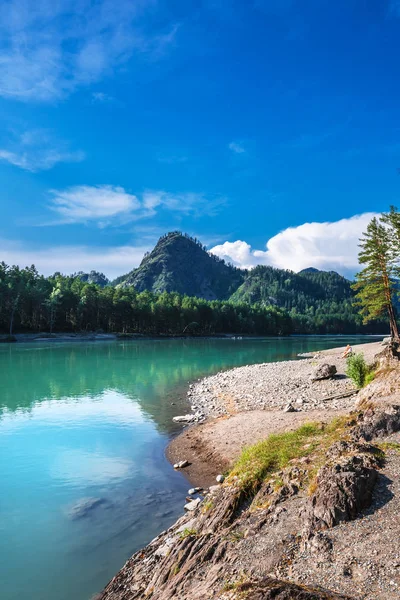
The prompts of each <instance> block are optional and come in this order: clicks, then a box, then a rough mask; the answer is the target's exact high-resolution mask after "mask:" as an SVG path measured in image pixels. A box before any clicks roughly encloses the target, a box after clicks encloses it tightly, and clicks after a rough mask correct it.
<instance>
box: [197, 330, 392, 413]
mask: <svg viewBox="0 0 400 600" xmlns="http://www.w3.org/2000/svg"><path fill="white" fill-rule="evenodd" d="M380 350H382V346H381V342H372V343H369V344H360V345H357V346H354V351H355V352H361V353H362V354H364V356H365V359H366V361H367V363H372V362H373V360H374V356H375V354H377V353H378V352H379V351H380ZM343 351H344V348H334V349H332V350H324V351H322V352H318V353H317V354H316V355H315V356H314V357H313V358H307V359H299V360H290V361H283V362H274V363H265V364H259V365H249V366H245V367H239V368H237V369H232V370H230V371H226V372H221V373H217V375H213V376H212V377H207V378H206V379H202V380H200V381H199V382H197V383H194V384H192V385H191V386H190V388H189V391H188V397H189V401H190V403H191V406H192V410H193V411H201V412H203V413H204V414H205V415H207V416H210V417H217V416H222V415H233V414H236V413H239V412H242V411H249V410H274V409H275V410H276V409H282V408H283V407H284V406H286V405H287V404H288V403H292V404H293V406H294V407H295V409H296V410H297V411H310V410H332V409H334V410H344V409H351V408H352V407H353V406H354V398H353V397H351V396H350V397H347V398H335V397H336V396H341V395H345V394H347V393H349V392H352V391H354V392H356V389H355V387H354V385H353V383H352V382H351V381H350V380H349V379H348V377H347V376H346V374H345V370H346V360H345V359H343V358H342V354H343ZM324 363H328V364H330V365H335V367H336V369H337V374H336V376H335V377H333V378H332V379H325V380H321V381H315V382H311V379H312V377H313V375H314V374H315V372H316V370H317V368H318V367H319V366H321V365H322V364H324Z"/></svg>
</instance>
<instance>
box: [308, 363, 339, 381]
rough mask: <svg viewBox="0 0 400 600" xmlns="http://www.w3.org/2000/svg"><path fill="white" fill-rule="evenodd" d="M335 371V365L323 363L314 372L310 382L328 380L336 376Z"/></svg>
mask: <svg viewBox="0 0 400 600" xmlns="http://www.w3.org/2000/svg"><path fill="white" fill-rule="evenodd" d="M336 373H337V369H336V367H335V365H328V363H324V364H323V365H320V366H319V367H318V368H317V370H316V371H315V373H314V375H312V377H311V381H319V380H320V379H330V378H331V377H334V375H336Z"/></svg>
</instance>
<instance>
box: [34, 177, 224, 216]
mask: <svg viewBox="0 0 400 600" xmlns="http://www.w3.org/2000/svg"><path fill="white" fill-rule="evenodd" d="M50 194H51V196H52V197H51V201H50V204H49V208H50V209H51V210H52V211H54V212H56V213H57V214H58V215H59V216H60V217H61V219H60V220H58V221H56V222H54V221H51V222H49V223H44V224H45V225H57V224H66V223H85V222H90V221H93V222H96V223H97V224H98V225H100V226H105V225H108V224H110V223H111V221H117V222H118V223H123V222H124V223H127V222H129V221H136V220H138V219H145V218H150V217H153V216H154V215H156V214H157V212H158V211H159V210H168V211H171V212H176V213H182V214H186V215H189V214H192V215H195V216H197V215H199V214H208V215H214V214H215V213H216V211H217V210H218V208H219V207H220V206H221V204H222V203H223V202H224V199H223V198H220V197H216V198H206V197H205V196H204V194H200V193H194V192H184V193H177V194H172V193H170V192H165V191H162V190H161V191H160V190H148V191H146V192H144V193H143V194H141V196H140V197H138V196H135V195H133V194H130V193H129V192H127V191H126V190H125V189H124V188H123V187H120V186H112V185H95V186H89V185H78V186H73V187H69V188H66V189H65V190H51V191H50Z"/></svg>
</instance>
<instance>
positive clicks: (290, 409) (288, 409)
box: [283, 402, 296, 412]
mask: <svg viewBox="0 0 400 600" xmlns="http://www.w3.org/2000/svg"><path fill="white" fill-rule="evenodd" d="M283 412H296V409H295V407H294V406H293V404H291V403H290V402H289V404H286V406H285V408H284V409H283Z"/></svg>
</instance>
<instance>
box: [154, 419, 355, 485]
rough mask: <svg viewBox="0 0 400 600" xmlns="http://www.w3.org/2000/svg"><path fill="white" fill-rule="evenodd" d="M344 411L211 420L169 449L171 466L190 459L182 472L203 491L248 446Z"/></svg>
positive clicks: (180, 436)
mask: <svg viewBox="0 0 400 600" xmlns="http://www.w3.org/2000/svg"><path fill="white" fill-rule="evenodd" d="M345 413H346V411H343V410H313V411H308V412H295V413H285V412H283V411H260V410H254V411H248V412H245V413H239V414H237V415H233V416H231V417H219V418H217V419H210V420H209V421H207V422H206V423H202V424H200V425H194V426H192V427H189V428H188V429H186V430H185V431H183V433H181V434H180V435H179V436H178V437H176V438H175V439H174V440H172V442H171V443H170V445H169V446H168V448H167V451H166V455H167V458H168V460H169V461H170V462H171V463H173V464H174V463H176V462H179V461H180V460H188V461H189V463H190V465H189V466H188V467H186V468H185V469H184V470H183V471H182V472H183V473H184V475H185V477H187V479H188V480H189V481H190V483H191V484H192V485H194V486H201V487H203V488H206V487H209V486H210V485H214V484H215V477H216V475H218V474H219V473H225V472H226V471H227V470H228V469H229V468H230V467H231V466H232V463H233V462H234V460H235V459H236V458H237V457H238V456H239V455H240V453H241V451H242V449H243V448H244V447H245V446H250V445H251V444H255V443H256V442H258V441H259V440H262V439H265V438H266V437H267V436H268V435H270V434H271V433H280V432H282V431H293V430H294V429H296V428H297V427H299V426H300V425H302V424H303V423H306V422H309V421H322V422H328V421H329V420H331V419H333V418H334V417H336V416H338V415H341V414H345Z"/></svg>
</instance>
